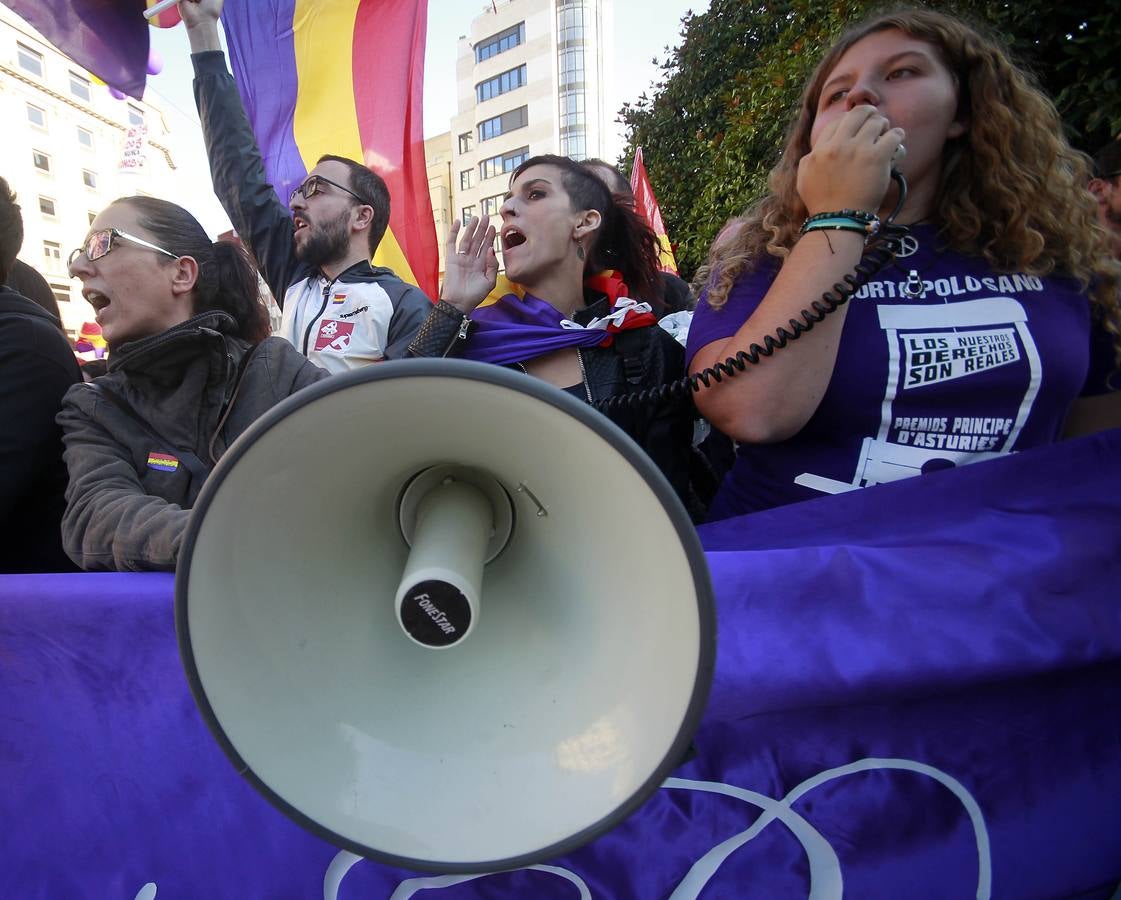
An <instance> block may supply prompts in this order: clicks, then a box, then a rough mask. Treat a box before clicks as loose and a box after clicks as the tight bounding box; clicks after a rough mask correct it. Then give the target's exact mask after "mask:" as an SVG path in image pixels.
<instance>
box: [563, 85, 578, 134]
mask: <svg viewBox="0 0 1121 900" xmlns="http://www.w3.org/2000/svg"><path fill="white" fill-rule="evenodd" d="M558 100H559V103H558V106H559V112H560V127H561V130H562V131H563V130H564V129H566V128H574V127H578V126H583V125H584V92H583V91H561V93H560V97H559V98H558Z"/></svg>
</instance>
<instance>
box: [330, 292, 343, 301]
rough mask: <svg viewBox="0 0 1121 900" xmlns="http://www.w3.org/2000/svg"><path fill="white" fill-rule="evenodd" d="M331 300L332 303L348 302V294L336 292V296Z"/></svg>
mask: <svg viewBox="0 0 1121 900" xmlns="http://www.w3.org/2000/svg"><path fill="white" fill-rule="evenodd" d="M331 302H332V303H346V294H345V293H342V294H335V296H334V297H332V298H331Z"/></svg>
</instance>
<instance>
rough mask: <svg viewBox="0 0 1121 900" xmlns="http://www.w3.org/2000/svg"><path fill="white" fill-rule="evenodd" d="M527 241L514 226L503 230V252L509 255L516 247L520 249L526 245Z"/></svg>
mask: <svg viewBox="0 0 1121 900" xmlns="http://www.w3.org/2000/svg"><path fill="white" fill-rule="evenodd" d="M525 240H526V238H525V235H524V234H522V233H521V232H520V231H519V230H518V229H517V228H515V227H514V226H513V225H511V226H509V227H507V228H503V229H502V250H503V251H504V252H506V253H509V252H510V250H512V249H513V248H514V247H520V246H521V245H522V244H524V243H525Z"/></svg>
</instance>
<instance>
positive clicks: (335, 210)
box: [179, 0, 432, 372]
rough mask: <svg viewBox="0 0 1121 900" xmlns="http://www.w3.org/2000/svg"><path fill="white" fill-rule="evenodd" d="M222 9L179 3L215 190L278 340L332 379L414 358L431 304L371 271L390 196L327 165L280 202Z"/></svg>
mask: <svg viewBox="0 0 1121 900" xmlns="http://www.w3.org/2000/svg"><path fill="white" fill-rule="evenodd" d="M222 3H223V0H184V2H182V3H180V4H179V8H180V13H181V15H182V18H183V22H184V24H185V25H186V27H187V35H188V38H189V40H190V45H191V59H192V62H193V63H194V67H195V102H196V104H197V106H198V111H199V118H200V120H201V122H202V131H203V139H204V140H205V142H206V152H207V156H208V158H209V160H210V171H211V175H212V177H213V179H214V191H215V193H216V194H217V195H218V199H219V200H220V201H221V202H222V206H223V207H224V208H225V210H226V213H227V215H229V217H230V221H232V222H233V225H234V228H235V229H236V230H237V233H238V235H239V236H240V237H241V239H242V241H243V242H244V243H245V245H246V247H247V248H248V249H249V251H250V253H251V254H252V256H253V257H254V259H255V260H256V262H257V265H258V267H259V268H260V270H261V274H262V275H263V276H264V279H265V282H266V283H267V284H268V286H269V290H271V291H272V294H273V296H274V297H276V299H277V302H278V303H279V304H280V307H281V309H282V310H283V318H282V320H281V330H280V335H281V337H284V338H286V339H287V340H289V341H290V342H291V343H292V344H294V345H295V347H296V348H297V349H298V350H299V351H300V352H301V353H303V354H304V355H305V356H307V357H308V358H309V359H310V360H311V361H312V362H314V363H316V364H317V365H319V366H322V367H323V368H325V369H327V371H329V372H343V371H347V370H348V369H353V368H358V367H360V366H363V365H367V364H368V363H373V362H378V361H380V360H383V359H395V358H398V357H402V356H404V355H405V351H406V350H407V348H408V346H409V343H410V341H412V339H413V337H414V335H415V334H416V332H417V330H418V329H419V328H420V325H421V323H422V322H423V321H424V319H425V317H426V316H427V315H428V313H429V311H430V310H431V309H432V302H431V301H430V300H429V299H428V297H427V296H425V294H424V293H423V292H422V291H420V290H419V289H418V288H416V287H414V286H412V285H410V284H406V283H405V282H404V281H402V280H401V279H400V278H398V277H397V276H396V275H395V274H394V273H393V272H392V271H391V270H390V269H387V268H385V267H375V266H372V265H371V264H370V259H371V257H373V255H374V251H375V250H376V249H377V247H378V244H379V243H380V242H381V239H382V236H383V235H384V234H385V230H386V227H387V226H388V224H389V190H388V189H387V188H386V185H385V182H384V181H383V180H382V179H381V178H380V177H379V176H378V175H377V174H376V173H374V172H372V171H370V170H369V169H368V168H366V167H365V166H364V165H362V164H361V163H358V162H355V161H354V160H351V159H346V158H344V157H341V156H332V155H326V156H322V157H320V159H319V162H318V163H317V164H316V166H315V168H314V169H312V170H311V172H310V173H309V175H308V177H307V178H306V179H305V180H304V182H303V184H301V185H300V186H299V187H297V188H296V190H295V191H293V192H292V194H291V198H290V205H291V211H290V212H289V210H287V209H285V208H284V205H283V204H282V203H281V202H280V200H279V199H278V198H277V196H276V192H275V191H274V190H273V188H272V185H270V184H269V183H268V181H267V178H266V175H265V171H264V167H263V165H262V164H261V153H260V150H259V149H258V147H257V143H256V139H255V138H254V135H253V130H252V128H251V127H250V125H249V120H248V119H247V118H246V115H245V110H244V108H243V107H242V104H241V97H240V95H239V94H238V91H237V86H236V84H235V83H234V80H233V76H231V75H230V73H229V70H228V69H227V67H226V58H225V55H224V54H223V53H222V51H221V44H220V43H219V41H218V17H219V16H220V15H221V12H222Z"/></svg>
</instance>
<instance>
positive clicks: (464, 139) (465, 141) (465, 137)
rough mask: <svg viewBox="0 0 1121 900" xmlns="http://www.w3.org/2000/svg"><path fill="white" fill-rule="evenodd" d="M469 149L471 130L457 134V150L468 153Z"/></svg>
mask: <svg viewBox="0 0 1121 900" xmlns="http://www.w3.org/2000/svg"><path fill="white" fill-rule="evenodd" d="M470 150H471V132H470V131H465V132H463V134H461V135H460V136H459V152H460V153H468V152H470Z"/></svg>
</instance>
